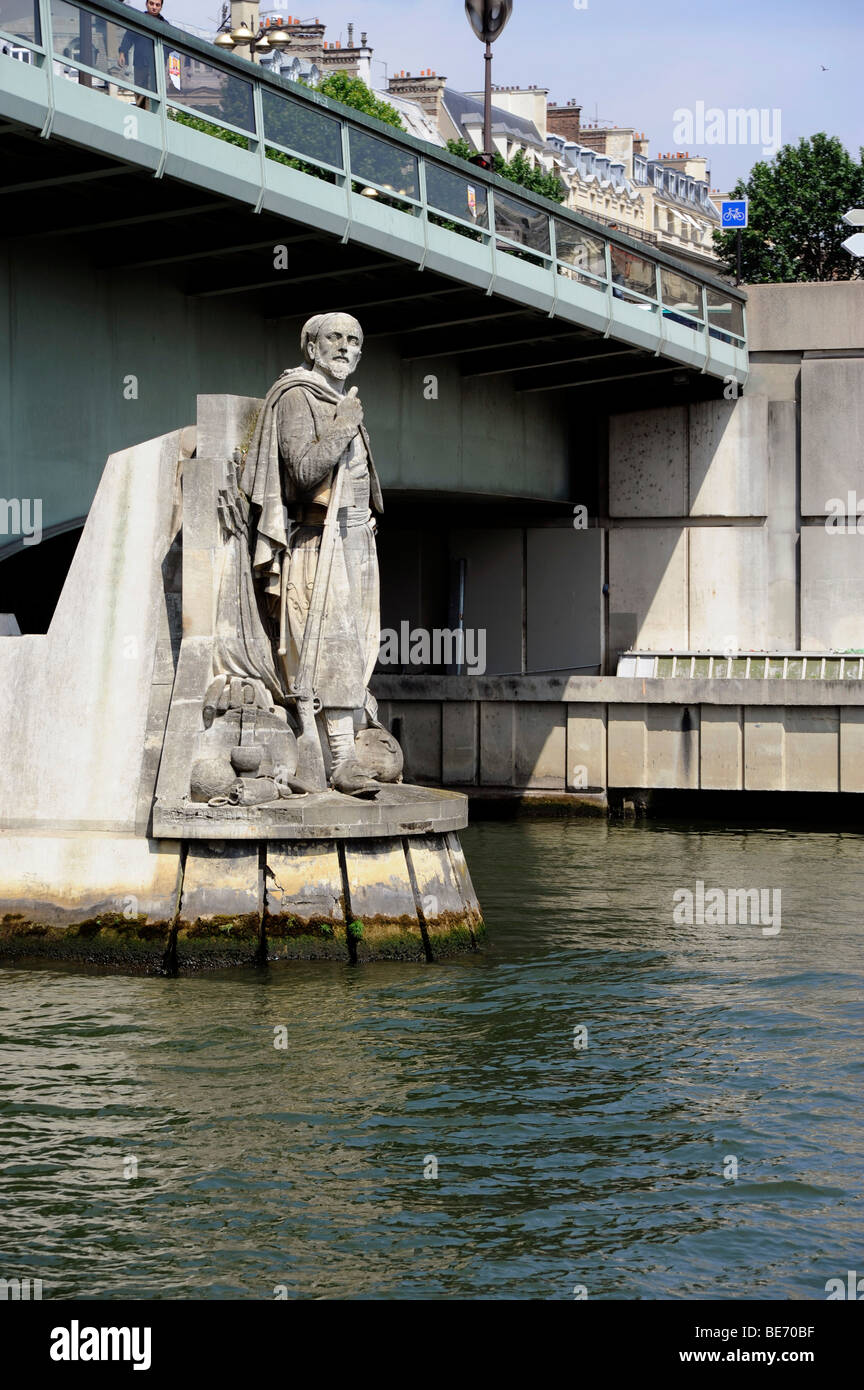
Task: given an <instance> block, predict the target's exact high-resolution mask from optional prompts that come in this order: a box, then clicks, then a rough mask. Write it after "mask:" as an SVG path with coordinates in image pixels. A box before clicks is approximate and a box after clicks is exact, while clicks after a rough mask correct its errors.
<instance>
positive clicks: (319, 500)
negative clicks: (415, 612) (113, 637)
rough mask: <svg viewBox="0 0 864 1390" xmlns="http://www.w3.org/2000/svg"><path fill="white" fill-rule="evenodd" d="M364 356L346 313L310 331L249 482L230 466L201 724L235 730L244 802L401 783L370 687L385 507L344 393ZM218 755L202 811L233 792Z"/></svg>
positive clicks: (257, 434)
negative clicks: (225, 550) (223, 557)
mask: <svg viewBox="0 0 864 1390" xmlns="http://www.w3.org/2000/svg"><path fill="white" fill-rule="evenodd" d="M362 345H363V332H362V329H361V327H360V325H359V323H358V322H357V320H356V319H354V318H352V317H351V316H350V315H348V314H341V313H331V314H318V315H316V316H315V317H314V318H311V319H309V320H308V322H307V323H306V324H305V325H304V327H303V331H302V335H301V350H302V353H303V358H304V362H303V364H302V365H301V366H299V367H294V368H289V369H288V370H286V371H285V372H283V373H282V375H281V376H280V377H279V379H278V381H276V382H275V384H274V385H273V386H272V387H271V389H270V391H269V392H268V394H267V396H266V398H265V400H264V404H263V406H262V408H261V412H260V414H259V416H258V420H257V423H256V426H255V430H254V433H253V436H252V440H251V444H250V446H249V451H248V454H247V456H246V460H245V464H244V466H243V469H242V475H241V476H239V478H238V477H237V476H236V474H232V472H231V470H230V468H229V476H228V478H227V479H226V486H225V487H224V488H223V489H222V490H221V492H220V495H219V506H220V517H221V520H222V525H223V529H224V531H225V533H226V536H227V537H228V538H229V540H230V543H231V547H232V548H231V551H230V555H229V558H228V560H227V561H226V566H225V569H224V571H223V576H222V583H221V587H220V593H219V602H218V607H217V620H216V634H215V636H216V641H215V651H214V667H215V671H216V676H215V679H214V681H213V682H212V683H211V686H210V689H209V690H208V694H207V697H206V698H205V707H204V722H205V726H207V727H208V728H209V727H210V726H212V725H213V722H214V720H215V718H216V716H217V714H218V715H228V716H229V722H233V723H234V724H236V725H237V735H238V736H237V742H236V744H234V746H233V747H232V748H231V750H230V763H231V768H232V769H233V775H234V776H235V777H236V779H237V780H236V781H234V780H232V784H231V787H230V799H231V800H232V801H233V802H234V803H235V804H255V803H256V802H259V801H269V800H273V799H274V798H278V797H279V796H290V795H291V794H292V793H293V794H298V793H300V794H302V793H305V792H309V791H324V790H326V788H327V786H328V782H329V784H330V785H331V786H332V787H333V788H334V789H335V790H336V791H339V792H343V793H346V794H348V795H352V796H362V797H369V796H376V795H377V793H378V791H379V789H380V784H381V782H382V781H396V780H397V779H401V768H402V755H401V750H400V749H399V745H398V744H397V743H396V740H395V739H394V738H393V737H392V735H390V734H389V733H388V732H387V731H386V730H385V729H383V728H382V726H381V725H380V724H379V722H378V719H377V705H376V702H375V700H374V697H373V696H372V695H371V693H370V692H369V689H368V683H369V680H370V677H371V675H372V671H373V669H374V667H375V663H376V661H377V658H378V648H379V641H380V618H379V582H378V557H377V551H376V546H375V529H376V519H375V516H376V513H377V514H380V513H381V512H382V510H383V504H382V499H381V487H380V484H379V481H378V475H377V473H376V471H375V465H374V463H373V460H372V452H371V448H370V445H369V436H368V434H367V432H366V429H365V427H364V425H363V407H362V405H361V403H360V400H359V397H358V395H357V389H356V387H352V388H351V389H350V390H348V391H346V381H347V378H348V377H349V376H350V375H351V373H352V372H353V371H354V370H355V369H356V367H357V365H358V363H359V361H360V355H361V351H362ZM238 710H239V712H238ZM289 710H290V711H291V714H292V722H293V724H294V729H293V730H292V729H290V728H289V727H288V722H287V713H288V711H289ZM244 720H245V723H244ZM244 729H245V730H246V735H245V738H244ZM231 737H232V738H233V733H232V735H231ZM286 740H287V741H286ZM220 744H221V745H222V747H223V749H224V745H225V739H224V737H222V736H221V735H220ZM244 744H245V745H246V747H245V749H244V747H243V745H244ZM265 745H269V751H268V753H267V754H266V755H262V756H259V753H260V752H261V749H262V747H263V746H265ZM210 746H212V747H215V740H212V739H211V745H210ZM201 751H202V752H203V751H204V750H203V749H202V750H201ZM218 757H219V759H221V767H222V769H223V772H222V773H219V774H218V775H215V774H214V775H211V773H213V769H212V768H211V767H210V763H211V762H212V759H208V758H206V757H205V758H203V759H201V760H200V762H199V763H198V764H196V768H197V773H195V774H194V775H193V799H197V800H204V799H210V793H214V792H215V793H217V795H218V793H219V792H220V791H226V790H229V789H228V788H225V787H222V786H220V785H219V779H220V776H221V777H222V780H223V782H224V780H225V773H224V769H225V758H224V751H220V753H219V755H218ZM202 773H203V774H206V775H203V776H202ZM196 776H197V790H196ZM265 781H266V786H265V785H264V783H265Z"/></svg>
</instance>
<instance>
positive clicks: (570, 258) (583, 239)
mask: <svg viewBox="0 0 864 1390" xmlns="http://www.w3.org/2000/svg"><path fill="white" fill-rule="evenodd" d="M555 250H556V253H557V256H558V261H559V263H562V262H563V264H559V266H558V273H559V275H565V276H566V277H567V279H568V280H578V282H579V284H580V285H588V286H589V287H590V288H591V289H595V290H602V289H604V288H605V286H606V243H605V242H604V241H603V239H602V238H601V237H597V236H591V234H590V232H583V231H582V228H581V227H574V226H573V224H572V223H571V222H562V221H560V220H559V218H557V217H556V218H555ZM582 271H587V272H588V273H587V274H582V273H580V272H582ZM591 276H596V277H597V278H596V279H592V278H591Z"/></svg>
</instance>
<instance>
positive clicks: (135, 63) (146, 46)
mask: <svg viewBox="0 0 864 1390" xmlns="http://www.w3.org/2000/svg"><path fill="white" fill-rule="evenodd" d="M146 12H147V14H149V16H150V18H151V19H161V20H162V21H163V23H164V22H165V16H164V14H163V13H162V0H147V3H146ZM130 48H131V49H132V72H133V75H134V81H135V86H136V87H146V88H147V89H148V90H149V91H153V90H154V88H155V85H156V84H155V82H154V80H153V40H152V39H151V38H149V37H148V36H147V35H146V34H136V32H135V30H134V29H127V31H126V37H125V39H124V40H123V42H122V43H121V45H120V52H119V61H120V66H121V68H125V67H126V65H127V63H128V61H129V49H130ZM135 105H136V106H143V107H144V109H145V110H147V109H148V99H147V97H145V96H142V95H141V94H140V93H138V94H137V95H136V97H135Z"/></svg>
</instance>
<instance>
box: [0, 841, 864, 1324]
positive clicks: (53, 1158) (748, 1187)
mask: <svg viewBox="0 0 864 1390" xmlns="http://www.w3.org/2000/svg"><path fill="white" fill-rule="evenodd" d="M463 844H464V846H465V849H466V853H467V855H468V860H469V864H470V867H471V871H472V874H473V877H474V882H475V886H476V888H477V891H478V894H479V896H480V900H481V903H482V905H483V908H484V912H485V916H486V920H487V922H488V926H489V942H488V946H487V948H486V950H485V951H484V953H483V954H482V955H480V956H475V957H471V958H469V959H463V960H458V961H452V962H449V963H447V964H441V965H434V966H419V965H406V964H401V963H400V964H378V965H369V966H363V967H359V968H354V969H352V968H350V967H346V966H342V965H337V964H312V963H310V964H286V965H282V966H279V967H274V968H272V969H270V970H268V971H261V972H251V971H250V972H243V973H236V974H227V973H226V974H220V975H218V976H210V977H207V976H201V977H198V978H194V979H179V980H161V979H142V978H131V977H124V976H118V975H109V974H99V973H86V974H85V973H81V972H76V971H72V970H69V969H66V968H62V969H60V968H56V969H32V970H30V969H7V970H4V971H0V1009H2V1025H0V1027H2V1061H3V1066H2V1092H0V1093H2V1107H0V1121H2V1123H0V1163H2V1172H0V1189H2V1208H0V1223H2V1224H0V1248H2V1266H3V1267H2V1269H0V1274H3V1275H5V1276H6V1277H10V1276H14V1275H17V1276H19V1277H25V1276H28V1275H29V1276H30V1277H41V1278H42V1280H43V1284H44V1297H46V1298H49V1297H70V1296H71V1297H96V1296H98V1297H105V1298H118V1297H132V1298H207V1299H218V1298H229V1297H235V1298H236V1297H241V1298H271V1299H272V1298H273V1297H274V1296H275V1291H276V1290H277V1288H278V1287H279V1286H284V1288H285V1289H287V1292H288V1296H289V1297H294V1296H301V1297H306V1298H309V1297H312V1298H330V1297H358V1298H382V1297H383V1298H404V1297H413V1298H449V1297H459V1296H461V1297H469V1298H478V1297H480V1298H488V1297H501V1296H505V1297H513V1298H543V1299H547V1298H552V1299H555V1298H572V1297H573V1291H574V1286H576V1285H583V1286H584V1287H585V1288H586V1290H587V1292H588V1295H589V1296H590V1297H592V1298H632V1297H646V1298H656V1297H662V1298H668V1297H676V1298H732V1297H736V1298H737V1297H742V1298H753V1299H758V1298H768V1297H775V1298H776V1297H779V1298H786V1297H792V1298H805V1299H806V1298H820V1299H824V1298H825V1282H826V1280H827V1279H829V1278H832V1277H837V1276H839V1277H842V1278H844V1279H845V1277H846V1271H847V1270H848V1269H860V1268H862V1264H861V1260H862V1258H864V1253H862V1244H864V1242H862V1235H864V1220H862V1215H864V1213H862V1171H864V1162H862V1157H864V1138H862V1117H861V1090H862V1085H861V1082H862V1069H864V1047H862V1043H864V1003H862V1000H864V970H862V953H861V942H862V888H864V839H862V838H860V837H857V836H855V835H849V834H835V833H824V834H811V833H804V832H786V831H779V830H778V831H748V832H742V831H733V830H707V829H703V830H698V831H694V830H692V829H681V828H678V827H674V826H661V825H656V824H640V825H639V826H628V825H620V826H615V825H612V826H607V825H606V824H605V822H604V823H597V822H588V823H585V822H583V823H580V822H557V821H555V822H530V821H528V822H526V821H523V822H517V823H514V824H481V825H478V826H474V827H472V828H471V829H470V830H469V831H467V832H465V834H464V835H463ZM697 878H698V879H702V880H703V881H704V882H705V883H706V884H707V886H709V887H723V888H728V887H747V888H750V887H757V888H761V887H770V888H775V887H777V888H780V889H781V892H782V929H781V931H780V933H779V934H778V935H776V936H766V935H763V933H762V931H761V930H760V928H759V927H758V926H700V925H692V926H686V925H676V924H674V923H673V920H672V911H673V893H674V892H675V890H676V889H678V888H682V887H685V888H693V887H694V886H695V881H696V879H697ZM279 1027H284V1028H285V1029H286V1030H287V1047H286V1048H285V1049H284V1050H283V1049H278V1048H276V1047H274V1038H278V1036H279V1035H278V1034H275V1033H274V1030H275V1029H277V1028H279ZM579 1027H583V1028H585V1029H587V1047H585V1048H584V1049H577V1048H576V1047H574V1029H575V1028H579ZM283 1036H284V1035H283ZM577 1040H578V1035H577ZM730 1156H731V1157H734V1158H735V1159H736V1160H737V1164H738V1177H737V1180H735V1181H733V1180H731V1179H730V1178H729V1177H725V1176H724V1168H725V1171H726V1172H729V1171H731V1165H730V1164H729V1162H728V1158H729V1157H730ZM129 1159H136V1160H137V1165H138V1174H137V1177H135V1178H127V1177H125V1176H124V1170H125V1171H127V1172H128V1171H129V1170H130V1169H131V1167H132V1165H131V1164H130V1163H128V1160H129ZM433 1160H435V1161H437V1169H438V1176H437V1178H434V1177H424V1171H425V1172H427V1173H428V1172H431V1171H432V1170H433V1169H434V1162H433Z"/></svg>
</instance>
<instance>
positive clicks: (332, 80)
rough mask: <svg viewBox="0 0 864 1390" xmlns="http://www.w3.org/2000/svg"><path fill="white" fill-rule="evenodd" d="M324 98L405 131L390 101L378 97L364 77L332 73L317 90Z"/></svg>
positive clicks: (345, 73) (400, 118)
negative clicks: (338, 102)
mask: <svg viewBox="0 0 864 1390" xmlns="http://www.w3.org/2000/svg"><path fill="white" fill-rule="evenodd" d="M315 90H316V91H318V92H320V93H321V95H322V96H325V97H331V98H332V99H333V101H341V102H342V105H343V106H353V108H354V110H355V111H362V112H363V113H364V115H366V116H374V117H375V119H376V120H378V121H383V122H384V124H385V125H392V126H395V127H396V129H397V130H404V128H405V127H404V126H403V124H402V117H401V116H400V115H399V112H398V111H397V110H396V107H395V106H391V105H390V103H389V101H383V100H382V99H381V97H376V95H375V93H374V92H373V91H372V89H371V88H370V87H367V86H366V83H365V82H364V81H363V79H362V77H352V76H351V74H350V73H347V72H331V73H328V74H327V76H326V77H325V78H324V80H323V82H320V83H319V84H318V86H317V87H316V89H315Z"/></svg>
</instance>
